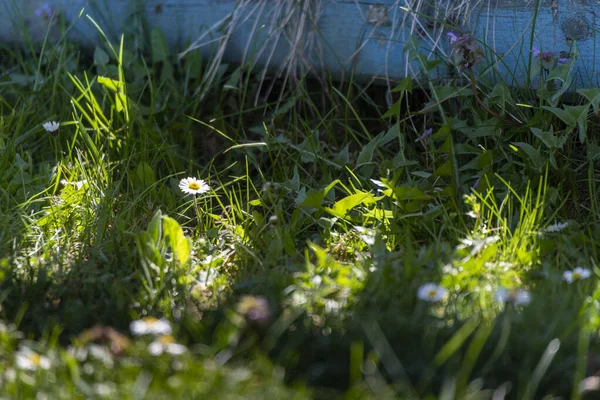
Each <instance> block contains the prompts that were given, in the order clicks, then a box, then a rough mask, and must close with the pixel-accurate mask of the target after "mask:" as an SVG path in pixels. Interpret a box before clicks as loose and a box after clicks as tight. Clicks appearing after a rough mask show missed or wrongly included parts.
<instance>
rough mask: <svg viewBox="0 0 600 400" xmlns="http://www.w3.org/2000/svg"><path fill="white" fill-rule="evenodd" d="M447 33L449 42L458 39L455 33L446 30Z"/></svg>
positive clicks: (451, 42)
mask: <svg viewBox="0 0 600 400" xmlns="http://www.w3.org/2000/svg"><path fill="white" fill-rule="evenodd" d="M447 35H448V36H450V44H453V43H454V42H456V39H458V38H457V37H456V34H454V33H452V32H448V33H447Z"/></svg>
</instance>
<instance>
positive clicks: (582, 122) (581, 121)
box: [543, 104, 590, 143]
mask: <svg viewBox="0 0 600 400" xmlns="http://www.w3.org/2000/svg"><path fill="white" fill-rule="evenodd" d="M543 108H544V109H546V110H548V111H551V112H552V113H553V114H554V115H556V116H557V117H558V118H560V119H561V120H562V121H563V122H564V123H565V124H567V125H568V126H569V129H572V128H574V127H575V125H577V127H578V128H579V141H580V142H581V143H583V142H584V141H585V138H586V135H587V119H588V112H589V109H590V105H589V104H584V105H582V106H567V105H565V106H564V108H556V107H548V106H544V107H543Z"/></svg>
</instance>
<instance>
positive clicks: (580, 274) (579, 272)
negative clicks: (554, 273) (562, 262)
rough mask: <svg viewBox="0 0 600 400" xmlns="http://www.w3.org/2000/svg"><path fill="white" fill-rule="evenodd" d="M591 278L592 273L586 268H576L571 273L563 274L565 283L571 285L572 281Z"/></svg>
mask: <svg viewBox="0 0 600 400" xmlns="http://www.w3.org/2000/svg"><path fill="white" fill-rule="evenodd" d="M590 276H592V271H591V270H589V269H587V268H581V267H577V268H575V269H574V270H572V271H565V272H564V273H563V278H564V280H565V281H567V282H569V283H573V282H574V281H579V280H583V279H587V278H589V277H590Z"/></svg>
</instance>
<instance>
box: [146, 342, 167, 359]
mask: <svg viewBox="0 0 600 400" xmlns="http://www.w3.org/2000/svg"><path fill="white" fill-rule="evenodd" d="M148 352H150V354H152V355H153V356H160V355H161V354H162V353H164V352H165V346H164V345H163V344H162V343H160V342H152V343H150V346H148Z"/></svg>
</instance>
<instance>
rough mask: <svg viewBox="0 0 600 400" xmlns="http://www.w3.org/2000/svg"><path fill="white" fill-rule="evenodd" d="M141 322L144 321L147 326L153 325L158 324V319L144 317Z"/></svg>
mask: <svg viewBox="0 0 600 400" xmlns="http://www.w3.org/2000/svg"><path fill="white" fill-rule="evenodd" d="M142 321H144V322H145V323H146V324H147V325H154V324H156V323H157V322H158V319H157V318H155V317H144V318H142Z"/></svg>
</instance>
